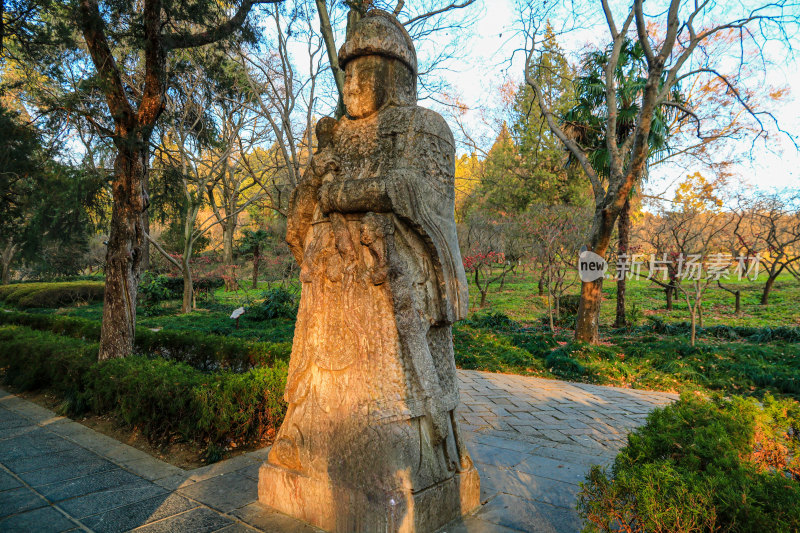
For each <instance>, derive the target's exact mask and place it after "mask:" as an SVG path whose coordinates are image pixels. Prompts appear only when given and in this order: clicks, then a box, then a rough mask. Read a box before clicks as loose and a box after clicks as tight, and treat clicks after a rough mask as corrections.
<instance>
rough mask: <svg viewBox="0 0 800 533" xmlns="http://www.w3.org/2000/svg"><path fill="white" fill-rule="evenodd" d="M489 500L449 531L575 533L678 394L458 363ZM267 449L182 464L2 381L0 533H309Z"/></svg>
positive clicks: (467, 424) (470, 439)
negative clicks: (260, 491)
mask: <svg viewBox="0 0 800 533" xmlns="http://www.w3.org/2000/svg"><path fill="white" fill-rule="evenodd" d="M459 378H460V385H461V402H462V403H461V406H460V408H459V414H460V419H461V420H460V422H461V427H462V430H463V433H464V438H465V440H466V441H467V448H468V449H469V451H470V454H471V456H472V459H473V461H474V462H475V464H476V466H477V468H478V471H479V472H480V475H481V501H482V506H481V507H480V508H479V509H478V510H477V511H476V512H474V513H473V514H472V515H470V516H468V517H465V518H464V519H463V520H461V521H459V522H458V523H453V524H450V525H448V526H445V527H444V528H443V529H442V530H440V531H441V532H447V533H486V532H496V533H504V532H505V533H508V532H513V531H525V532H574V531H578V530H580V528H581V524H580V520H579V518H578V515H577V513H576V511H575V501H576V495H577V493H578V491H579V490H580V487H579V485H578V484H579V483H580V482H581V481H583V480H584V478H585V476H586V473H587V472H588V470H589V468H590V466H591V465H592V464H609V463H610V462H611V461H613V458H614V456H615V455H616V453H617V452H618V451H619V449H621V448H622V447H623V446H624V445H625V444H626V441H627V432H628V431H630V430H632V429H634V428H636V427H637V426H640V425H641V424H643V423H644V419H645V416H646V415H647V413H649V412H650V411H651V410H652V409H654V408H656V407H660V406H664V405H667V404H669V403H670V402H673V401H675V400H676V399H677V395H675V394H669V393H662V392H654V391H639V390H631V389H617V388H611V387H603V386H597V385H588V384H583V383H569V382H565V381H555V380H547V379H540V378H533V377H526V376H516V375H508V374H491V373H487V372H478V371H466V370H460V371H459ZM267 452H268V449H264V450H257V451H254V452H250V453H246V454H243V455H240V456H237V457H234V458H232V459H228V460H225V461H221V462H219V463H215V464H213V465H209V466H204V467H201V468H196V469H194V470H188V471H187V470H183V469H181V468H178V467H176V466H173V465H170V464H167V463H165V462H163V461H159V460H158V459H155V458H154V457H151V456H150V455H148V454H146V453H145V452H142V451H140V450H137V449H135V448H132V447H130V446H127V445H125V444H122V443H120V442H118V441H116V440H114V439H112V438H110V437H107V436H105V435H102V434H100V433H97V432H95V431H93V430H91V429H89V428H87V427H85V426H83V425H81V424H78V423H76V422H73V421H71V420H69V419H66V418H64V417H60V416H57V415H55V414H54V413H52V412H51V411H49V410H47V409H44V408H42V407H40V406H38V405H36V404H34V403H31V402H28V401H26V400H23V399H21V398H18V397H16V396H14V395H12V394H9V393H7V392H5V391H3V390H2V389H0V531H37V532H49V531H52V532H60V531H97V532H102V533H115V532H121V531H131V530H135V531H136V532H137V533H157V532H174V531H188V532H196V531H197V532H203V531H204V532H221V533H222V532H224V533H241V532H254V531H267V532H291V533H306V532H308V533H311V532H314V531H318V530H316V529H315V528H313V527H311V526H309V525H307V524H303V523H301V522H298V521H297V520H294V519H292V518H290V517H288V516H285V515H282V514H280V513H277V512H275V511H273V510H270V509H269V508H267V507H265V506H263V505H261V504H260V503H258V501H257V491H256V489H257V483H258V467H259V465H260V464H261V462H262V461H264V460H265V458H266V454H267Z"/></svg>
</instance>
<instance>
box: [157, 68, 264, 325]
mask: <svg viewBox="0 0 800 533" xmlns="http://www.w3.org/2000/svg"><path fill="white" fill-rule="evenodd" d="M190 64H191V67H190V68H184V70H183V72H181V74H180V76H178V77H177V78H176V80H175V81H174V82H173V83H174V85H175V87H174V88H173V90H171V91H169V92H168V94H167V104H166V110H167V120H166V121H165V122H166V126H165V127H163V128H161V129H160V133H161V140H160V143H159V144H158V145H157V146H156V149H155V155H156V164H155V168H154V170H156V171H158V172H163V173H173V174H177V178H179V181H180V183H181V185H182V186H181V191H182V194H183V196H184V198H183V202H182V203H183V212H182V213H181V215H182V216H181V218H182V221H183V249H182V250H181V257H180V260H177V259H175V258H173V257H172V256H171V255H170V254H169V253H168V252H167V251H166V250H165V249H164V248H163V247H162V246H161V245H160V244H159V243H158V242H157V241H156V240H155V239H153V238H151V236H150V235H149V234H147V238H148V239H149V240H150V242H151V243H152V244H153V245H154V246H155V248H156V249H157V250H158V251H159V252H160V253H161V254H162V255H163V256H164V258H165V259H167V260H168V261H169V262H170V263H172V264H173V265H174V266H175V267H177V268H178V270H179V271H180V272H181V275H182V276H183V304H182V307H181V311H182V312H183V313H188V312H189V311H191V310H192V309H193V308H194V287H193V280H192V271H191V267H190V261H191V258H192V253H193V249H194V246H195V243H196V242H197V241H198V239H200V238H201V237H202V236H203V235H205V234H206V233H207V232H208V231H209V230H210V229H211V228H212V227H213V226H215V225H217V224H221V225H222V226H223V228H225V227H233V228H235V220H236V217H237V216H238V215H239V213H241V212H242V211H243V210H244V209H246V208H247V207H248V206H249V205H250V204H252V203H253V202H255V201H257V200H258V199H259V192H258V190H257V189H256V190H255V191H254V192H253V193H252V194H250V195H248V196H245V192H247V191H248V190H249V189H250V188H251V187H252V186H253V185H252V184H251V183H248V182H247V180H246V179H244V178H242V177H241V175H240V174H239V173H237V171H236V165H235V164H232V161H236V160H237V158H240V159H241V158H246V157H247V153H246V152H245V153H243V151H246V150H252V148H253V145H254V144H255V143H256V142H257V141H258V140H259V139H261V138H262V131H261V130H262V129H263V128H262V127H261V124H260V122H259V117H258V116H257V115H254V114H252V113H249V112H248V111H247V108H246V107H245V106H243V105H238V106H233V105H232V102H235V101H236V100H234V99H232V98H230V97H225V96H224V95H221V94H219V93H218V92H217V91H216V88H215V87H214V84H213V81H212V80H210V79H209V77H208V75H207V73H206V71H205V69H204V68H203V67H202V66H201V64H199V63H190ZM225 187H228V189H227V190H225ZM219 188H223V192H222V193H221V196H222V197H223V198H225V201H226V203H225V205H224V207H223V211H222V212H221V211H220V209H219V208H218V207H217V206H216V203H215V202H216V200H215V197H216V194H215V190H217V189H219ZM206 200H208V202H209V203H210V204H211V205H212V206H213V210H212V214H211V215H210V216H208V217H206V218H205V219H204V220H198V216H199V214H200V211H201V208H202V207H203V206H204V205H206ZM229 221H233V223H232V224H228V222H229ZM230 231H231V232H232V230H230Z"/></svg>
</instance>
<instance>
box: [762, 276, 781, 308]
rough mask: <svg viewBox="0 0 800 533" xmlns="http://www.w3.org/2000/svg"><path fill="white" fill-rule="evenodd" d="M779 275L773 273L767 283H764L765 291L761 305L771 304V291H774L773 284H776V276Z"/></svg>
mask: <svg viewBox="0 0 800 533" xmlns="http://www.w3.org/2000/svg"><path fill="white" fill-rule="evenodd" d="M777 277H778V275H777V274H773V275H770V277H768V278H767V283H766V284H765V285H764V292H762V293H761V305H767V304H769V293H770V291H772V285H774V284H775V278H777Z"/></svg>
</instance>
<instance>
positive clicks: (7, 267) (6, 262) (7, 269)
mask: <svg viewBox="0 0 800 533" xmlns="http://www.w3.org/2000/svg"><path fill="white" fill-rule="evenodd" d="M16 251H17V245H16V244H14V243H8V244H6V247H5V248H3V253H2V263H3V265H2V268H3V273H2V278H0V279H2V281H1V283H2V284H3V285H8V284H9V283H11V261H13V260H14V254H15V253H16Z"/></svg>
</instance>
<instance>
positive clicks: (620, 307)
mask: <svg viewBox="0 0 800 533" xmlns="http://www.w3.org/2000/svg"><path fill="white" fill-rule="evenodd" d="M617 231H618V233H619V247H618V252H619V255H620V256H621V255H622V254H627V253H628V248H629V247H630V240H631V238H630V235H631V201H630V199H628V200H626V201H625V205H624V206H623V207H622V211H621V212H620V214H619V219H618V220H617ZM626 281H627V280H626V277H625V276H622V277H620V279H618V280H617V317H616V320H615V321H614V327H617V328H621V327H625V326H627V325H628V320H627V318H626V317H625V288H626Z"/></svg>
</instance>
